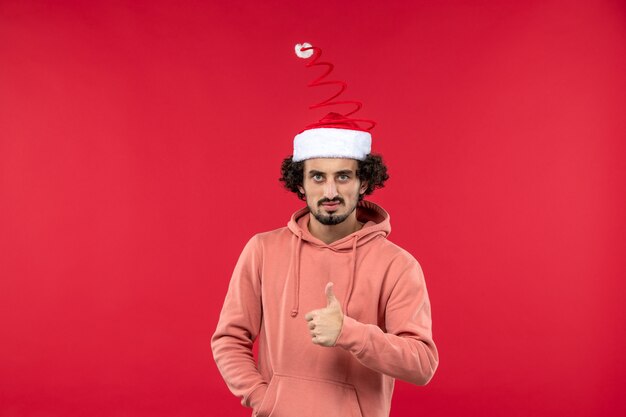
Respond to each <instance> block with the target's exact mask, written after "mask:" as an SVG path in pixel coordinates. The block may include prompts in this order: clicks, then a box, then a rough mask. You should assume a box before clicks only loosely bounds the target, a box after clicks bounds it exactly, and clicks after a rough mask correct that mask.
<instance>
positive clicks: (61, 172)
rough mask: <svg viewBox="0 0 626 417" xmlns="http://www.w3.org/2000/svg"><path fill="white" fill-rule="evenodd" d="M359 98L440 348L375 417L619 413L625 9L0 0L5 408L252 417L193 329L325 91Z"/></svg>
mask: <svg viewBox="0 0 626 417" xmlns="http://www.w3.org/2000/svg"><path fill="white" fill-rule="evenodd" d="M304 41H308V42H311V43H313V44H316V45H319V46H320V47H322V48H323V50H324V57H325V58H328V59H329V60H331V61H332V62H334V63H335V65H336V70H335V72H334V75H335V76H336V78H339V79H345V80H346V81H348V84H349V88H348V90H347V91H346V94H345V96H344V97H345V98H355V99H360V100H362V101H363V102H364V107H363V109H362V111H361V112H360V113H359V115H360V116H362V117H366V118H373V119H375V120H377V121H378V123H379V124H378V126H377V127H376V129H375V130H374V131H373V133H374V145H373V146H374V151H376V152H379V153H382V154H383V155H384V157H385V159H386V162H387V163H388V165H389V169H390V173H391V179H390V180H389V182H388V185H387V187H386V188H385V189H383V190H379V191H378V192H376V193H375V194H374V196H373V197H372V200H373V201H376V202H378V203H380V204H382V205H383V206H384V207H385V208H386V209H387V210H388V211H389V212H390V213H391V216H392V226H393V230H392V233H391V236H390V239H391V240H392V241H394V242H396V243H398V244H399V245H401V246H403V247H405V248H406V249H408V250H409V251H410V252H411V253H413V254H414V255H415V257H416V258H417V259H418V260H419V261H420V263H421V265H422V267H423V269H424V272H425V275H426V279H427V283H428V288H429V292H430V296H431V302H432V306H433V321H434V327H433V331H434V336H435V340H436V342H437V344H438V347H439V350H440V355H441V363H440V367H439V370H438V373H437V374H436V375H435V378H434V379H433V381H432V382H431V384H429V385H428V386H426V387H414V386H410V385H408V384H405V383H398V384H397V390H396V395H395V397H394V402H393V406H392V416H396V417H400V416H419V415H428V416H481V417H489V416H530V415H532V416H538V417H541V416H564V415H567V416H600V415H607V416H609V415H610V416H621V415H626V400H625V399H624V396H623V393H622V389H623V383H624V380H625V378H626V362H625V361H624V356H623V355H624V352H625V351H626V332H624V324H625V321H626V320H625V308H624V304H623V300H622V299H623V295H624V292H625V290H626V284H625V280H624V277H625V272H626V264H625V261H624V256H623V254H624V250H625V248H626V218H625V216H624V205H625V204H624V203H625V199H626V197H625V193H624V189H626V178H625V175H624V174H625V172H624V162H623V161H624V156H625V155H626V144H625V138H626V135H625V133H626V122H625V117H624V108H625V106H626V98H625V97H626V75H625V74H626V5H625V4H624V3H623V2H618V1H588V2H582V1H578V2H572V1H564V2H555V1H536V2H502V1H498V0H493V1H487V0H483V1H476V2H468V1H460V2H451V1H441V2H431V1H423V2H409V1H405V2H398V1H386V2H380V1H364V2H358V3H357V2H318V3H312V2H307V3H305V2H298V5H296V2H289V1H267V2H252V1H250V2H241V1H228V2H226V1H223V2H173V1H172V2H165V1H150V2H143V4H141V3H139V2H131V1H128V2H121V1H118V2H100V4H97V3H96V2H80V1H76V2H45V1H24V0H21V1H18V0H13V1H7V0H5V1H2V2H0V268H1V269H0V276H1V278H0V416H2V417H5V416H6V417H9V416H11V417H12V416H54V417H56V416H59V417H61V416H62V417H73V416H77V417H78V416H80V417H83V416H90V417H99V416H107V417H108V416H132V417H140V416H150V417H154V416H186V417H187V416H207V415H211V416H221V415H225V416H247V415H249V410H246V409H243V408H241V407H240V406H239V403H238V400H237V399H236V398H235V397H233V396H231V395H230V393H229V392H228V390H227V388H226V386H225V384H224V382H223V381H222V379H221V377H220V375H219V373H218V371H217V369H216V367H215V364H214V363H213V360H212V355H211V351H210V346H209V338H210V336H211V334H212V333H213V330H214V329H215V325H216V321H217V317H218V314H219V311H220V308H221V303H222V300H223V297H224V294H225V292H226V286H227V284H228V280H229V278H230V273H231V272H232V268H233V266H234V263H235V261H236V259H237V257H238V255H239V252H240V251H241V249H242V248H243V245H244V243H245V242H246V241H247V239H248V238H249V237H250V236H252V234H254V233H256V232H260V231H265V230H269V229H274V228H278V227H281V226H284V225H285V224H286V222H287V220H288V218H289V216H290V214H291V213H292V212H293V211H295V210H296V209H297V208H299V207H300V206H301V204H302V203H301V202H300V201H299V200H297V199H296V198H295V196H294V195H291V194H289V193H288V192H286V191H284V190H283V189H281V185H280V184H279V182H278V181H277V178H278V176H279V166H280V162H281V160H282V158H284V157H285V156H287V155H289V154H290V153H291V146H292V138H293V135H294V134H295V133H297V131H298V130H299V129H300V128H302V127H303V126H304V125H305V124H308V123H310V122H313V121H315V120H317V119H318V118H319V117H320V116H321V115H323V113H325V111H326V110H327V109H322V110H319V111H309V110H307V105H309V104H311V103H313V102H315V101H316V100H317V99H320V98H324V97H325V96H326V93H325V92H323V91H321V90H322V89H321V88H317V89H309V88H306V84H307V83H308V82H309V81H310V80H311V79H312V77H313V76H314V75H315V73H316V72H315V71H314V70H311V69H306V68H305V67H304V62H303V61H302V60H299V59H298V58H296V57H295V55H294V53H293V47H294V44H295V43H298V42H304Z"/></svg>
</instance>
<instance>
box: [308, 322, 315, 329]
mask: <svg viewBox="0 0 626 417" xmlns="http://www.w3.org/2000/svg"><path fill="white" fill-rule="evenodd" d="M308 326H309V329H311V330H313V329H315V323H314V322H313V321H310V322H309V324H308Z"/></svg>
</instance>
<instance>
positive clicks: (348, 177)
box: [339, 174, 350, 181]
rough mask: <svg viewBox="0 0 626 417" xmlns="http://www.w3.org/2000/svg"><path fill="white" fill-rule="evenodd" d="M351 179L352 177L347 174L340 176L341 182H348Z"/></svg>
mask: <svg viewBox="0 0 626 417" xmlns="http://www.w3.org/2000/svg"><path fill="white" fill-rule="evenodd" d="M349 179H350V176H349V175H346V174H341V175H340V176H339V181H348V180H349Z"/></svg>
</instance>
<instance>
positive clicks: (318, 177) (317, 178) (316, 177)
mask: <svg viewBox="0 0 626 417" xmlns="http://www.w3.org/2000/svg"><path fill="white" fill-rule="evenodd" d="M312 178H313V181H316V182H320V181H321V180H323V179H324V178H323V177H322V175H321V174H315V175H313V177H312Z"/></svg>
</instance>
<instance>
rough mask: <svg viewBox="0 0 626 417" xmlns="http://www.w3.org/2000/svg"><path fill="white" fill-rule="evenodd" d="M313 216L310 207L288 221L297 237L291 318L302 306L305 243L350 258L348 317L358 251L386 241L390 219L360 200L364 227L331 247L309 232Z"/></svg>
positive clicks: (359, 215)
mask: <svg viewBox="0 0 626 417" xmlns="http://www.w3.org/2000/svg"><path fill="white" fill-rule="evenodd" d="M310 216H311V214H310V211H309V208H308V207H304V208H302V209H300V210H298V211H296V212H295V213H294V214H293V215H292V216H291V219H290V220H289V223H288V224H287V227H288V228H289V230H291V232H292V233H293V234H294V235H296V236H297V238H298V240H297V243H296V248H295V250H293V251H292V256H293V262H292V265H293V271H292V274H291V276H290V278H291V279H293V280H294V285H293V288H294V292H293V304H292V308H291V317H296V316H297V315H298V309H299V304H300V251H301V248H302V244H303V242H306V244H311V245H314V246H317V247H319V248H327V249H330V250H332V251H335V252H346V253H348V254H349V256H350V257H351V264H350V265H351V268H350V277H349V283H348V292H347V296H346V297H345V298H344V301H343V313H344V314H346V315H347V314H348V303H349V301H350V297H351V295H352V288H353V285H354V275H355V274H356V250H357V248H358V247H359V246H362V245H365V244H367V243H368V242H370V241H371V240H373V239H376V238H377V237H379V236H382V237H383V238H386V237H387V236H388V235H389V233H391V223H390V222H389V219H390V216H389V213H387V212H386V211H385V210H384V209H383V208H382V207H380V206H379V205H377V204H375V203H372V202H371V201H365V200H361V201H359V202H358V203H357V207H356V217H357V220H359V221H360V222H362V223H363V227H362V228H361V229H360V230H357V231H356V232H354V233H351V234H349V235H347V236H345V237H343V238H341V239H338V240H336V241H334V242H332V243H324V242H323V241H321V240H319V239H318V238H316V237H315V236H313V235H312V234H311V233H310V232H309V228H308V225H309V218H310Z"/></svg>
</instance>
